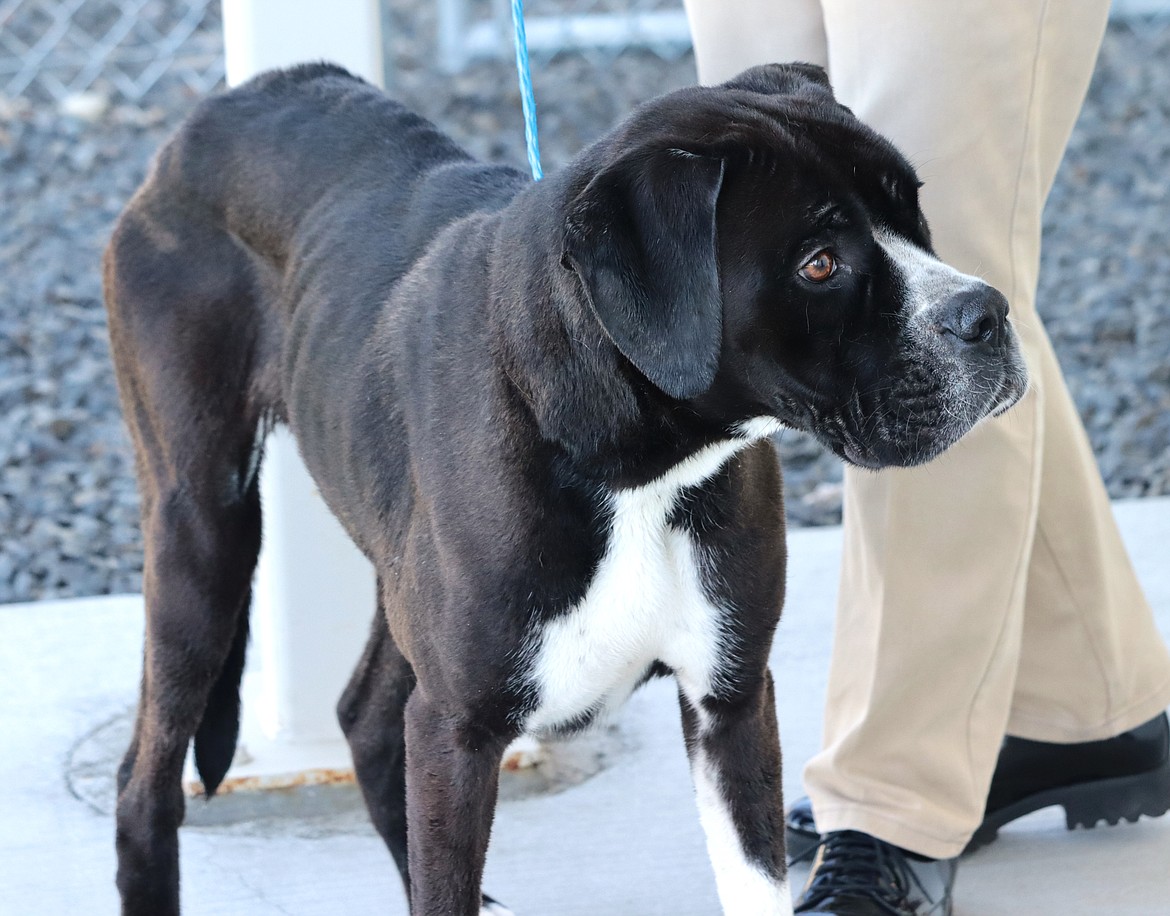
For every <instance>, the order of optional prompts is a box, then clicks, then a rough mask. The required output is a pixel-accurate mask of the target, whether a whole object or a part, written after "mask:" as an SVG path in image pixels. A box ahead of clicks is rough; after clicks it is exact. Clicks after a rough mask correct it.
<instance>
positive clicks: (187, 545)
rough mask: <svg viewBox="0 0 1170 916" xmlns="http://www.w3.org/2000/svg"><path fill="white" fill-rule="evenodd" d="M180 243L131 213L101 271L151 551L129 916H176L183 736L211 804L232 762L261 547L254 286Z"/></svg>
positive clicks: (128, 797) (215, 242)
mask: <svg viewBox="0 0 1170 916" xmlns="http://www.w3.org/2000/svg"><path fill="white" fill-rule="evenodd" d="M152 227H154V228H153V231H146V230H149V229H152ZM180 237H181V238H182V243H181V244H175V243H173V242H171V241H170V240H169V239H168V238H167V237H166V236H165V235H164V234H163V230H162V229H160V228H157V223H154V224H148V223H146V222H145V221H143V220H141V219H139V215H138V214H136V213H133V212H131V211H128V214H127V216H126V217H124V218H123V221H122V223H121V224H120V226H119V229H118V231H117V232H116V234H115V238H114V241H113V242H112V243H111V247H110V250H109V252H108V255H107V262H106V296H107V304H108V306H109V310H110V332H111V342H112V344H113V350H114V355H115V363H116V365H117V369H118V382H119V388H120V391H121V395H122V402H123V408H124V412H125V416H126V421H127V425H128V426H129V428H130V432H131V435H132V438H133V440H134V444H135V449H136V457H137V468H138V477H139V485H140V491H141V496H142V525H143V534H144V540H145V567H144V570H143V592H144V597H145V601H146V645H145V653H144V666H143V677H142V685H141V693H140V699H139V707H138V718H137V722H136V726H135V733H134V739H133V741H132V743H131V746H130V749H129V750H128V751H127V754H126V757H125V759H124V760H123V763H122V766H121V768H120V771H119V779H118V782H119V792H118V803H117V834H116V845H117V852H118V888H119V891H120V892H121V896H122V911H123V913H124V914H142V916H146V914H150V916H167V914H175V913H177V912H178V908H179V871H178V832H177V831H178V827H179V824H180V822H181V821H182V818H183V812H184V800H183V794H182V789H181V777H182V768H183V761H184V758H185V756H186V752H187V747H188V745H189V743H190V741H191V739H192V737H195V739H196V761H197V764H198V766H199V769H200V775H201V777H202V779H203V781H204V785H205V787H206V789H207V791H208V792H209V793H210V792H213V791H214V789H215V787H216V786H217V785H218V783H219V781H220V780H221V779H222V778H223V775H224V773H225V772H226V770H227V766H228V764H229V763H230V762H231V756H232V751H233V749H234V746H235V738H236V730H237V728H238V702H239V700H238V690H239V677H240V673H241V671H242V668H243V658H244V646H245V642H246V640H247V606H248V601H249V595H250V589H251V579H252V572H253V569H254V567H255V564H256V558H257V554H258V552H259V548H260V497H259V491H258V482H257V476H256V470H257V455H258V451H257V447H258V435H259V433H258V426H259V423H258V420H259V416H260V413H261V410H260V408H258V407H257V406H256V405H255V404H253V403H252V392H253V390H254V389H253V385H252V380H253V374H254V372H255V371H256V362H257V360H256V357H255V351H256V332H255V322H256V318H255V312H254V308H253V303H252V302H251V301H250V300H249V295H250V292H251V274H250V273H249V271H248V269H247V268H248V265H247V264H246V263H243V262H242V261H243V256H242V254H241V252H240V251H239V249H238V248H236V247H235V246H234V244H233V243H231V242H230V240H228V239H226V237H223V236H217V235H215V234H214V233H211V232H205V233H200V232H199V231H198V226H195V227H183V228H182V236H180ZM172 238H173V237H172ZM159 239H161V240H162V244H160V243H159Z"/></svg>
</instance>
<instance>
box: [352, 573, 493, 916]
mask: <svg viewBox="0 0 1170 916" xmlns="http://www.w3.org/2000/svg"><path fill="white" fill-rule="evenodd" d="M381 593H382V588H381V583H379V586H378V594H379V595H381ZM414 686H415V677H414V671H413V670H412V669H411V667H410V663H409V662H408V661H407V660H406V659H405V658H404V657H403V655H402V653H401V652H400V651H399V649H398V646H397V645H395V643H394V638H393V637H392V636H391V635H390V630H389V628H388V627H387V625H386V617H385V614H384V613H383V609H382V606H381V604H379V607H378V613H377V614H376V615H375V616H374V623H373V626H372V627H371V629H370V638H369V641H368V642H367V643H366V648H365V651H364V652H363V653H362V657H361V660H360V661H359V662H358V665H357V668H356V669H355V670H354V673H353V676H352V677H351V678H350V681H349V685H348V686H347V687H346V688H345V692H344V693H343V694H342V695H341V700H340V701H339V702H338V704H337V718H338V721H339V722H340V723H341V730H342V731H343V732H345V737H346V740H347V741H348V742H349V748H350V752H351V753H352V754H353V765H354V770H355V772H356V773H357V779H358V785H360V786H361V790H362V796H363V797H364V798H365V801H366V807H367V809H369V812H370V819H371V820H372V821H373V823H374V827H375V828H377V830H378V833H379V834H380V835H381V836H382V839H383V840H384V841H385V843H386V846H387V848H388V849H389V850H390V855H391V856H393V857H394V863H395V865H397V866H398V872H399V874H400V875H401V876H402V884H403V887H404V888H405V889H406V895H407V898H410V896H411V893H410V871H409V869H408V866H407V836H406V735H405V726H406V720H405V711H406V702H407V700H408V699H410V694H411V692H412V691H413V690H414ZM480 913H481V914H482V916H511V911H510V910H508V909H507V908H506V907H504V906H503V905H502V904H500V903H498V902H497V901H495V900H493V899H492V898H491V897H488V896H487V895H486V894H485V895H484V896H483V900H482V904H481V909H480Z"/></svg>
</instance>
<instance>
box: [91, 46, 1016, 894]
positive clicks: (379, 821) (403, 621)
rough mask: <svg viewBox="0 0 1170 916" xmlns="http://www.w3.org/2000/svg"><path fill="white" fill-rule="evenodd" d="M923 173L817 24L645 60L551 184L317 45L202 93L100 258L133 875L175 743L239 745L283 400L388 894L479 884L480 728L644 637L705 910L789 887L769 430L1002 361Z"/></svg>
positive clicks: (931, 423)
mask: <svg viewBox="0 0 1170 916" xmlns="http://www.w3.org/2000/svg"><path fill="white" fill-rule="evenodd" d="M917 188H918V182H917V179H916V177H915V175H914V172H913V171H912V170H911V168H910V167H909V165H908V164H907V163H906V161H905V160H904V159H903V158H902V157H901V156H900V155H899V154H898V152H897V151H895V149H894V148H893V147H892V146H891V145H890V144H889V143H888V142H887V141H885V140H883V139H882V138H881V137H879V136H878V135H877V134H875V133H874V132H873V131H871V130H869V129H867V128H866V127H865V126H863V125H862V124H860V123H859V122H858V121H857V120H856V119H855V118H854V117H853V116H852V115H851V114H850V112H849V111H848V110H846V109H845V108H843V107H841V106H840V105H838V104H837V103H836V102H835V101H834V99H833V95H832V92H831V90H830V88H829V86H828V83H827V82H826V79H825V75H824V73H823V72H822V71H821V70H819V69H817V68H815V67H811V66H806V65H794V66H769V67H762V68H757V69H754V70H749V71H747V72H746V73H744V74H742V75H741V76H740V77H738V78H736V79H735V80H732V81H731V82H729V83H726V84H724V85H722V86H717V87H714V88H694V89H687V90H683V91H680V92H675V93H672V94H669V95H666V96H664V97H662V98H660V99H657V100H655V101H653V102H650V103H648V104H646V105H644V106H642V107H641V108H639V109H638V110H637V111H635V112H634V114H633V115H632V116H631V117H630V118H629V119H628V120H626V121H625V122H624V123H623V124H621V125H620V126H619V127H618V128H617V129H616V130H614V131H613V132H612V133H610V134H609V135H607V136H606V137H604V138H603V139H601V140H600V141H599V142H597V143H596V144H594V145H593V146H592V147H590V148H589V149H587V150H586V151H585V152H583V153H582V154H581V155H580V156H578V157H577V158H576V159H575V160H574V161H573V163H572V164H571V165H570V166H569V167H567V168H566V169H564V170H563V171H562V172H561V173H560V174H558V175H556V176H554V177H552V178H549V179H546V180H545V181H543V182H541V183H539V184H533V183H531V182H530V181H529V180H528V179H527V178H526V176H524V175H522V174H520V173H519V172H516V171H514V170H512V169H509V168H503V167H497V166H487V165H482V164H479V163H476V162H474V161H473V160H471V159H470V158H469V157H468V156H467V155H466V154H465V153H463V152H462V151H461V150H459V149H458V148H457V147H456V146H455V145H454V144H453V143H452V142H451V141H450V140H448V139H447V138H446V137H445V136H443V135H442V134H441V133H439V132H438V131H437V130H436V129H435V128H434V127H433V126H431V125H430V124H428V123H427V122H426V121H424V120H423V119H421V118H419V117H417V116H416V115H413V114H411V113H409V112H408V111H405V110H404V109H403V108H401V107H400V106H399V105H397V104H395V103H394V102H392V101H390V100H388V99H387V98H385V97H384V96H383V95H382V94H381V93H379V92H378V91H376V90H375V89H373V88H371V87H370V86H368V85H366V84H365V83H363V82H361V81H359V80H358V79H355V78H354V77H352V76H350V75H349V74H347V73H345V72H344V71H342V70H339V69H337V68H335V67H331V66H327V65H312V66H304V67H298V68H294V69H291V70H287V71H282V72H273V73H269V74H266V75H263V76H261V77H259V78H257V79H256V80H254V81H252V82H250V83H248V84H247V85H245V86H243V87H241V88H239V89H237V90H235V91H232V92H229V93H226V94H224V95H221V96H218V97H216V98H212V99H210V100H208V101H206V102H204V103H203V104H202V105H201V106H200V107H199V109H198V110H197V111H196V112H195V114H194V115H193V116H192V117H191V118H190V119H189V120H188V121H187V122H186V123H185V124H184V125H183V127H182V128H181V129H180V130H179V131H178V133H177V134H176V135H175V136H174V138H173V139H171V141H170V142H169V143H168V144H167V145H166V146H165V147H164V148H163V149H162V151H161V152H160V153H159V155H158V157H157V159H156V160H155V162H154V164H153V167H152V169H151V171H150V175H149V177H148V178H147V180H146V182H145V184H144V185H143V187H142V188H141V189H140V190H139V191H138V193H137V194H136V195H135V197H134V199H133V200H132V201H131V203H130V204H129V206H128V207H127V208H126V211H125V213H124V214H123V215H122V217H121V219H120V221H119V223H118V225H117V228H116V230H115V233H114V237H113V240H112V242H111V244H110V247H109V250H108V252H107V257H106V262H105V270H106V274H105V282H106V296H107V301H108V306H109V312H110V331H111V337H112V341H113V349H114V356H115V360H116V362H117V368H118V379H119V385H120V389H121V394H122V399H123V404H124V408H125V414H126V419H127V422H128V424H129V426H130V429H131V432H132V435H133V438H134V442H135V446H136V449H137V458H138V471H139V477H140V482H141V490H142V501H143V528H144V532H145V539H146V570H145V592H146V606H147V615H148V622H147V629H146V633H147V636H146V653H145V673H144V676H143V681H142V695H141V704H140V706H139V710H138V719H137V724H136V728H135V733H134V739H133V743H132V745H131V747H130V749H129V751H128V752H127V754H126V758H125V760H124V762H123V764H122V767H121V770H120V772H119V797H118V812H117V849H118V863H119V864H118V886H119V888H120V890H121V894H122V901H123V904H122V905H123V912H124V913H127V914H141V916H147V914H149V916H159V914H168V913H175V912H176V911H177V910H178V906H179V895H178V886H179V873H178V839H177V828H178V826H179V823H180V821H181V820H182V817H183V799H182V795H181V792H180V788H179V785H180V771H181V768H182V764H183V758H184V754H185V752H186V750H187V747H188V744H189V742H190V741H191V740H192V738H194V742H195V759H196V762H197V765H198V768H199V772H200V774H201V776H202V779H203V782H204V784H205V786H206V787H207V789H208V791H209V792H213V791H214V790H215V788H216V786H217V785H218V784H219V782H220V781H221V779H222V778H223V776H224V773H225V771H226V769H227V767H228V764H229V762H230V760H231V757H232V753H233V749H234V746H235V741H236V735H237V720H238V707H239V699H238V685H239V678H240V672H241V669H242V666H243V659H244V647H245V643H246V641H247V634H248V602H249V590H250V582H251V578H252V571H253V567H254V564H255V560H256V554H257V551H258V549H259V544H260V504H259V496H258V492H257V475H256V471H257V465H258V462H259V458H260V449H261V444H262V440H263V435H264V432H265V429H266V428H267V427H268V425H269V424H270V423H272V422H283V423H288V424H289V425H290V426H291V427H292V429H293V431H294V433H295V435H296V437H297V440H298V442H299V446H300V449H301V452H302V454H303V456H304V459H305V461H306V463H307V465H308V467H309V469H310V470H311V472H312V474H313V477H314V479H315V481H316V482H317V485H318V486H319V488H320V490H321V493H322V494H323V495H324V497H325V499H326V500H327V502H328V504H329V505H330V507H331V508H332V510H333V511H334V512H335V513H336V515H337V517H338V518H339V519H340V520H341V522H342V524H343V525H344V526H345V528H346V529H347V531H348V532H349V533H350V535H351V536H352V537H353V539H354V540H355V541H356V542H357V544H358V545H359V547H360V548H361V549H362V550H363V551H364V552H365V554H366V555H367V556H368V557H369V558H370V560H371V561H372V562H373V563H374V565H375V567H376V570H377V574H378V582H379V601H380V606H379V608H378V613H377V616H376V618H375V621H374V626H373V631H372V635H371V637H370V641H369V644H368V646H367V648H366V651H365V654H364V656H363V658H362V660H361V662H360V665H359V667H358V669H357V671H356V673H355V674H354V676H353V679H352V681H351V682H350V685H349V687H348V688H347V690H346V691H345V694H344V696H343V697H342V699H341V702H340V705H339V709H338V712H339V716H340V719H341V724H342V727H343V729H344V731H345V733H346V735H347V736H348V739H349V742H350V745H351V747H352V750H353V758H354V764H355V767H356V770H357V775H358V778H359V781H360V783H361V787H362V790H363V792H364V794H365V798H366V801H367V804H368V806H369V810H370V814H371V816H372V818H373V821H374V823H375V825H376V826H377V828H378V830H379V832H380V833H381V835H382V836H383V838H384V839H385V841H386V843H387V845H388V846H389V848H390V852H391V853H392V855H393V857H394V859H395V861H396V862H397V864H398V867H399V868H400V869H401V871H402V876H403V880H404V881H405V882H406V884H407V889H408V893H409V895H410V901H411V911H412V912H413V913H415V914H427V916H471V914H476V913H479V912H489V913H501V912H506V911H505V910H504V909H503V908H502V907H500V906H499V905H498V904H496V903H494V902H492V901H491V899H490V898H487V897H484V896H482V892H481V888H480V878H481V875H482V870H483V864H484V856H485V854H486V852H487V845H488V835H489V832H490V828H491V823H492V815H493V808H494V805H495V798H496V785H497V778H498V768H499V762H500V758H501V754H502V753H503V751H504V748H505V746H506V745H507V744H508V742H509V741H510V740H512V739H513V738H514V737H516V736H518V735H520V734H524V733H527V734H536V735H556V734H563V733H567V732H572V731H575V730H577V729H581V728H584V727H586V726H587V725H588V724H589V723H591V722H593V721H594V720H597V719H598V718H600V717H602V716H604V715H605V714H606V713H607V712H608V711H610V710H612V709H613V708H615V707H616V706H618V705H619V704H621V703H622V701H623V700H625V699H626V698H627V697H628V696H629V694H630V693H631V691H633V690H634V689H635V688H636V687H637V686H638V685H639V684H641V683H642V682H644V681H646V680H647V679H648V678H651V677H654V676H658V675H671V676H673V677H674V678H675V679H676V681H677V683H678V688H679V703H680V705H681V708H682V719H683V723H684V727H685V734H686V744H687V752H688V753H689V755H690V760H691V769H692V772H693V774H694V781H695V788H696V794H697V797H698V805H699V813H700V817H701V819H702V823H703V827H704V829H705V830H706V834H707V838H708V845H709V848H710V854H711V860H712V863H713V866H714V870H715V878H716V882H717V885H718V891H719V896H720V899H721V900H722V903H723V907H724V910H725V911H726V912H727V913H729V914H735V916H742V914H749V913H750V914H779V913H788V912H791V904H790V902H789V895H788V889H787V885H786V881H785V865H784V849H783V844H784V829H783V808H782V804H781V792H780V750H779V742H778V738H777V731H776V720H775V711H774V702H773V693H772V681H771V678H770V676H769V673H768V670H767V667H766V661H767V658H768V650H769V645H770V643H771V640H772V634H773V631H774V629H775V627H776V623H777V620H778V618H779V615H780V606H781V602H782V599H783V592H784V563H785V553H784V518H783V510H782V504H781V496H780V476H779V471H778V468H777V463H776V458H775V456H774V453H773V451H772V449H771V447H770V446H769V445H768V443H767V442H766V441H765V440H766V439H767V437H768V436H769V434H771V433H772V432H774V431H775V430H777V429H778V428H779V427H780V426H782V425H786V426H791V427H795V428H798V429H803V430H808V431H810V432H812V433H813V434H815V435H816V436H817V437H819V438H820V439H821V440H822V441H823V442H825V443H826V444H827V445H828V446H829V447H831V448H832V449H833V450H834V451H835V452H836V453H837V454H839V455H841V456H843V457H844V458H845V459H847V460H848V461H851V462H853V463H855V464H858V465H863V466H865V467H870V468H879V467H882V466H887V465H911V464H915V463H918V462H922V461H926V460H927V459H929V458H931V457H932V456H934V455H936V454H938V453H939V452H940V451H941V450H942V449H944V448H946V447H947V446H949V445H951V444H952V443H953V442H955V441H956V440H957V439H958V438H959V437H960V436H962V435H963V434H964V433H966V432H967V431H968V430H969V429H970V428H971V426H972V425H973V424H975V423H976V422H978V421H979V420H980V419H981V418H983V417H985V416H987V415H989V414H992V413H996V412H998V411H1001V410H1003V409H1005V408H1006V407H1007V406H1009V405H1010V404H1011V403H1013V401H1014V400H1016V399H1017V398H1018V396H1019V395H1020V393H1021V391H1022V390H1023V388H1024V386H1025V374H1024V370H1023V366H1022V362H1021V360H1020V357H1019V355H1018V351H1017V346H1016V343H1015V338H1014V335H1013V333H1012V331H1011V329H1010V326H1009V325H1008V323H1007V321H1006V314H1007V304H1006V302H1005V301H1004V299H1003V297H1002V296H1001V295H1000V294H999V293H998V292H996V291H995V290H993V289H991V288H989V287H988V286H986V285H985V284H983V283H982V282H980V281H979V280H977V279H975V278H973V277H970V276H966V275H963V274H960V273H958V272H956V271H955V270H953V269H951V268H949V267H947V266H945V265H944V264H942V263H940V262H939V261H938V260H937V258H936V257H935V256H934V255H933V254H932V252H931V247H930V239H929V236H928V233H927V228H926V224H925V222H924V220H923V217H922V213H921V212H920V210H919V207H918V200H917ZM321 612H322V613H324V614H327V613H330V609H329V608H322V609H321ZM481 908H482V909H481Z"/></svg>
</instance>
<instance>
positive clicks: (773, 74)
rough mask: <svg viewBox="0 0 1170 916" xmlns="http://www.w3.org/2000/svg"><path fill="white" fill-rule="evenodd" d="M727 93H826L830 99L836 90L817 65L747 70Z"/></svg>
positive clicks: (727, 86) (765, 66)
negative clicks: (742, 91) (736, 91)
mask: <svg viewBox="0 0 1170 916" xmlns="http://www.w3.org/2000/svg"><path fill="white" fill-rule="evenodd" d="M722 88H724V89H744V90H746V91H748V92H758V93H760V94H761V95H799V94H801V93H802V92H809V91H812V92H823V93H827V94H828V95H829V97H830V98H832V96H833V87H832V86H830V85H829V74H828V73H826V72H825V68H824V67H818V66H817V65H816V64H804V63H794V64H763V65H761V66H759V67H752V68H751V69H749V70H744V71H743V73H741V74H739V76H736V77H734V78H732V79H730V80H728V81H727V82H726V83H723V84H722Z"/></svg>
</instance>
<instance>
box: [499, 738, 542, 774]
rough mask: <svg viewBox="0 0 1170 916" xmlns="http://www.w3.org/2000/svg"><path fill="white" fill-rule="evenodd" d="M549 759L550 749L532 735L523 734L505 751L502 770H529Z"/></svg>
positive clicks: (501, 765)
mask: <svg viewBox="0 0 1170 916" xmlns="http://www.w3.org/2000/svg"><path fill="white" fill-rule="evenodd" d="M546 760H548V751H546V750H545V748H544V745H543V744H541V743H540V742H539V741H537V740H536V739H535V738H533V737H532V736H531V735H521V736H520V737H519V738H517V739H516V740H515V741H513V742H512V743H511V744H509V745H508V747H507V750H505V751H504V759H503V761H502V762H501V763H500V769H502V770H513V771H514V770H527V769H530V768H531V767H538V766H540V765H541V764H542V763H544V762H545V761H546Z"/></svg>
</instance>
